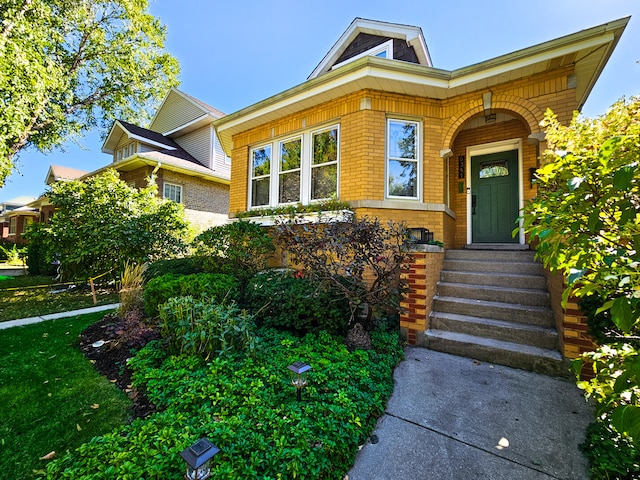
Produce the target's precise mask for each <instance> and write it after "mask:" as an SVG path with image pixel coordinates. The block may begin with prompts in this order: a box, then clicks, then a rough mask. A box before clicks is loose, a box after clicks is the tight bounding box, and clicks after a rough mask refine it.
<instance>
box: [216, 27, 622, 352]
mask: <svg viewBox="0 0 640 480" xmlns="http://www.w3.org/2000/svg"><path fill="white" fill-rule="evenodd" d="M627 22H628V18H625V19H621V20H617V21H613V22H610V23H607V24H604V25H600V26H598V27H594V28H590V29H587V30H583V31H580V32H577V33H574V34H572V35H567V36H564V37H561V38H558V39H555V40H552V41H549V42H545V43H542V44H539V45H535V46H532V47H529V48H525V49H522V50H518V51H516V52H513V53H509V54H506V55H503V56H500V57H497V58H493V59H490V60H486V61H484V62H481V63H477V64H474V65H470V66H467V67H463V68H460V69H457V70H453V71H450V70H443V69H439V68H436V67H434V66H433V65H432V62H431V58H430V54H429V50H428V49H427V45H426V43H425V40H424V37H423V34H422V31H421V29H420V28H418V27H412V26H406V25H398V24H392V23H385V22H378V21H371V20H364V19H360V18H357V19H355V20H354V21H353V23H352V24H351V25H350V26H349V27H348V29H347V30H346V31H345V32H344V34H343V35H342V36H341V37H340V39H338V41H337V42H336V43H335V45H334V46H333V47H332V48H331V50H330V51H329V52H328V53H327V55H326V56H325V57H324V58H323V59H322V61H321V62H320V63H319V64H318V66H317V67H316V68H315V70H314V71H313V72H312V73H311V75H310V76H309V78H308V79H307V80H306V81H305V82H303V83H301V84H300V85H297V86H295V87H293V88H291V89H288V90H286V91H284V92H281V93H279V94H277V95H275V96H273V97H270V98H267V99H265V100H263V101H261V102H258V103H256V104H254V105H251V106H249V107H247V108H244V109H242V110H240V111H238V112H235V113H233V114H230V115H227V116H225V117H222V118H220V119H218V120H216V121H215V122H214V126H215V129H216V132H217V134H218V136H219V138H220V140H221V142H222V145H223V148H224V150H225V152H227V154H228V155H230V156H231V158H232V170H231V191H230V212H232V215H233V214H234V213H236V212H245V211H250V210H253V209H256V210H259V209H261V208H264V207H277V206H285V205H291V204H295V203H301V204H309V203H313V202H320V201H322V200H325V199H330V198H337V199H339V200H340V201H344V202H348V203H350V204H351V205H352V207H353V208H354V210H355V211H356V213H357V214H358V215H371V216H375V217H378V218H380V219H381V220H395V221H400V222H404V223H405V224H406V225H407V226H409V227H426V228H428V229H429V230H430V231H431V232H433V233H434V236H435V239H436V240H440V241H442V242H444V244H445V245H446V247H447V248H448V249H462V248H465V247H471V248H496V249H499V250H500V249H503V250H504V249H507V248H511V249H514V248H515V249H518V248H528V245H527V239H526V238H525V235H524V233H523V232H522V230H520V233H519V234H516V235H515V237H513V236H512V234H511V233H512V230H513V229H514V227H516V226H517V224H516V220H517V218H518V215H519V211H520V209H521V208H522V207H523V205H524V202H525V201H526V200H527V199H529V198H532V197H533V196H535V194H536V186H535V182H534V181H533V175H534V173H535V170H536V167H538V166H539V164H538V156H539V153H540V151H541V150H542V149H544V148H545V136H544V133H543V128H542V127H541V125H540V122H541V121H542V119H543V117H544V113H545V110H547V109H548V108H550V109H552V110H553V111H554V112H555V113H556V114H557V115H558V118H559V119H560V120H561V121H562V122H568V121H569V120H570V119H571V117H572V113H573V111H574V110H580V108H581V107H582V106H583V104H584V103H585V101H586V100H587V96H588V95H589V93H590V91H591V89H592V88H593V85H594V83H595V82H596V80H597V79H598V77H599V75H600V73H601V71H602V69H603V68H604V66H605V64H606V63H607V60H608V59H609V57H610V55H611V54H612V52H613V50H614V48H615V46H616V44H617V42H618V40H619V38H620V35H621V34H622V32H623V30H624V28H625V26H626V24H627ZM436 264H437V262H436ZM437 265H439V266H438V267H437V269H439V268H441V265H442V261H440V262H439V264H437ZM422 268H424V266H423V267H422ZM438 272H439V270H438ZM426 291H427V292H428V291H429V290H428V289H427V290H426ZM552 293H553V292H552ZM420 295H421V296H423V297H424V296H427V297H429V298H427V300H426V306H423V307H421V308H422V310H418V315H423V317H424V316H426V317H427V318H419V319H418V320H415V318H414V320H411V322H413V323H410V322H409V323H407V322H405V323H404V324H402V325H403V328H404V329H405V330H406V331H407V332H408V338H409V340H410V341H413V342H414V343H421V341H422V340H424V338H425V337H424V330H426V329H427V328H428V326H429V319H428V315H429V312H430V309H431V303H430V302H431V296H432V295H431V296H430V295H429V294H427V295H425V294H424V291H423V292H422V293H420ZM423 303H424V302H423ZM414 310H415V309H414ZM421 312H426V313H424V314H422V313H421ZM416 322H417V323H416ZM558 323H559V327H560V328H562V325H561V324H562V321H558ZM421 339H422V340H421ZM562 341H563V340H562V339H561V340H560V343H562ZM560 348H561V351H563V352H564V353H565V354H567V355H569V354H570V352H569V350H567V348H565V346H563V345H560ZM563 349H564V350H563Z"/></svg>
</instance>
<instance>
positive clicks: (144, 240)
mask: <svg viewBox="0 0 640 480" xmlns="http://www.w3.org/2000/svg"><path fill="white" fill-rule="evenodd" d="M47 197H48V198H49V200H50V201H51V203H52V204H53V205H54V206H55V208H56V211H55V214H54V216H53V218H52V220H51V223H50V224H36V228H34V229H32V231H30V232H29V233H28V234H27V237H28V239H29V241H30V242H32V240H33V241H40V242H43V243H44V244H45V246H46V247H47V248H46V249H47V250H48V251H49V252H50V253H52V254H55V258H58V259H59V260H60V262H61V267H62V274H63V275H64V277H65V278H72V279H86V278H89V277H96V276H98V275H100V274H102V273H104V272H107V271H109V270H110V269H114V270H115V272H116V274H117V273H119V272H121V271H122V270H123V268H124V265H125V263H126V262H133V263H137V264H141V263H145V262H152V261H155V260H159V259H161V258H168V257H171V256H175V255H177V254H181V253H183V252H184V251H185V249H186V246H187V244H186V241H185V238H186V236H187V235H188V233H189V232H188V231H189V229H188V224H187V222H186V220H185V219H184V211H183V207H182V205H180V204H177V203H175V202H172V201H170V200H166V199H163V198H160V197H158V188H157V186H156V184H155V182H154V181H153V179H150V181H149V185H148V186H147V187H145V188H142V189H140V190H138V189H135V188H133V187H130V186H129V185H127V184H126V182H124V181H123V180H120V178H119V176H118V173H117V172H116V171H115V170H113V169H109V170H107V171H105V172H104V173H102V174H100V175H96V176H95V177H91V178H88V179H86V180H84V181H79V180H71V181H66V182H57V183H54V184H53V185H52V186H51V190H50V191H49V192H48V193H47Z"/></svg>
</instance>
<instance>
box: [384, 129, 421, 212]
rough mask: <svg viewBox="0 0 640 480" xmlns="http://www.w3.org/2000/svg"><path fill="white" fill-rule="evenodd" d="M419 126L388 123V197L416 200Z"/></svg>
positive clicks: (418, 166) (418, 193) (418, 194)
mask: <svg viewBox="0 0 640 480" xmlns="http://www.w3.org/2000/svg"><path fill="white" fill-rule="evenodd" d="M419 136H420V124H419V123H418V122H412V121H407V120H396V119H388V120H387V169H386V170H387V179H386V188H387V197H388V198H399V199H411V200H418V199H419V197H420V192H419V187H420V185H419V178H420V147H419V145H420V141H419Z"/></svg>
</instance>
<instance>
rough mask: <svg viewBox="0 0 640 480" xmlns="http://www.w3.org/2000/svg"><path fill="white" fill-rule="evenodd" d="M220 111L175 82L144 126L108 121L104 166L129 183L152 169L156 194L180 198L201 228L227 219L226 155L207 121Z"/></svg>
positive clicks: (141, 181) (138, 183) (142, 183)
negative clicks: (107, 157)
mask: <svg viewBox="0 0 640 480" xmlns="http://www.w3.org/2000/svg"><path fill="white" fill-rule="evenodd" d="M223 116H224V113H222V112H220V111H219V110H217V109H215V108H213V107H211V106H209V105H207V104H205V103H203V102H201V101H200V100H197V99H195V98H193V97H191V96H190V95H187V94H185V93H183V92H181V91H179V90H177V89H175V88H173V89H171V91H170V92H169V93H168V94H167V96H166V97H165V99H164V101H163V103H162V105H161V106H160V108H159V109H158V111H157V112H156V115H155V117H154V118H153V120H152V121H151V124H150V125H149V128H142V127H139V126H136V125H133V124H131V123H128V122H124V121H122V120H117V121H116V122H114V124H113V127H112V128H111V131H110V132H109V135H108V136H107V139H106V140H105V142H104V144H103V147H102V151H103V152H104V153H107V154H110V155H112V157H113V162H112V163H111V164H109V165H107V166H105V167H103V168H101V169H99V170H96V171H94V172H91V173H90V174H89V175H96V174H98V173H100V172H101V171H103V170H105V169H106V168H114V169H116V170H117V171H118V172H119V173H120V177H121V178H122V179H123V180H125V181H126V182H127V183H129V184H131V185H133V186H135V187H138V188H139V187H143V186H145V185H146V179H147V178H148V177H150V176H151V175H152V174H153V175H155V178H156V182H157V184H158V189H159V194H160V195H161V196H162V197H164V198H169V199H171V200H173V201H175V202H178V203H182V204H183V205H184V208H185V215H186V217H187V219H188V220H189V221H190V222H191V223H192V224H193V225H195V226H199V227H200V228H201V229H206V228H209V227H210V226H213V225H219V224H223V223H226V222H227V221H228V216H227V213H228V211H229V177H230V169H231V161H230V158H229V157H228V156H227V155H225V153H224V151H223V149H222V146H221V145H220V142H219V140H218V138H217V136H216V134H215V132H214V129H213V126H212V123H213V122H214V121H215V120H217V119H219V118H221V117H223Z"/></svg>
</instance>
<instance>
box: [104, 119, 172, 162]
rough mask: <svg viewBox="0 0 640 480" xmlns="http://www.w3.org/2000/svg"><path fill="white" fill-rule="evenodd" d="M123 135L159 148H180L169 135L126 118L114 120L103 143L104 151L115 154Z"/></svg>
mask: <svg viewBox="0 0 640 480" xmlns="http://www.w3.org/2000/svg"><path fill="white" fill-rule="evenodd" d="M123 135H126V136H127V137H128V138H130V139H133V140H138V141H139V142H142V143H145V144H147V145H151V146H154V147H157V148H159V149H169V150H171V149H176V148H180V147H179V146H178V144H177V143H176V142H174V141H173V140H172V139H170V138H169V137H165V136H164V135H162V134H161V133H158V132H154V131H153V130H149V129H147V128H142V127H139V126H137V125H134V124H132V123H128V122H125V121H124V120H116V121H115V122H113V126H112V127H111V131H110V132H109V135H107V139H106V140H105V141H104V144H103V145H102V151H103V152H104V153H108V154H113V152H114V150H115V149H116V147H117V146H118V144H119V143H120V139H121V138H122V136H123Z"/></svg>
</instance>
